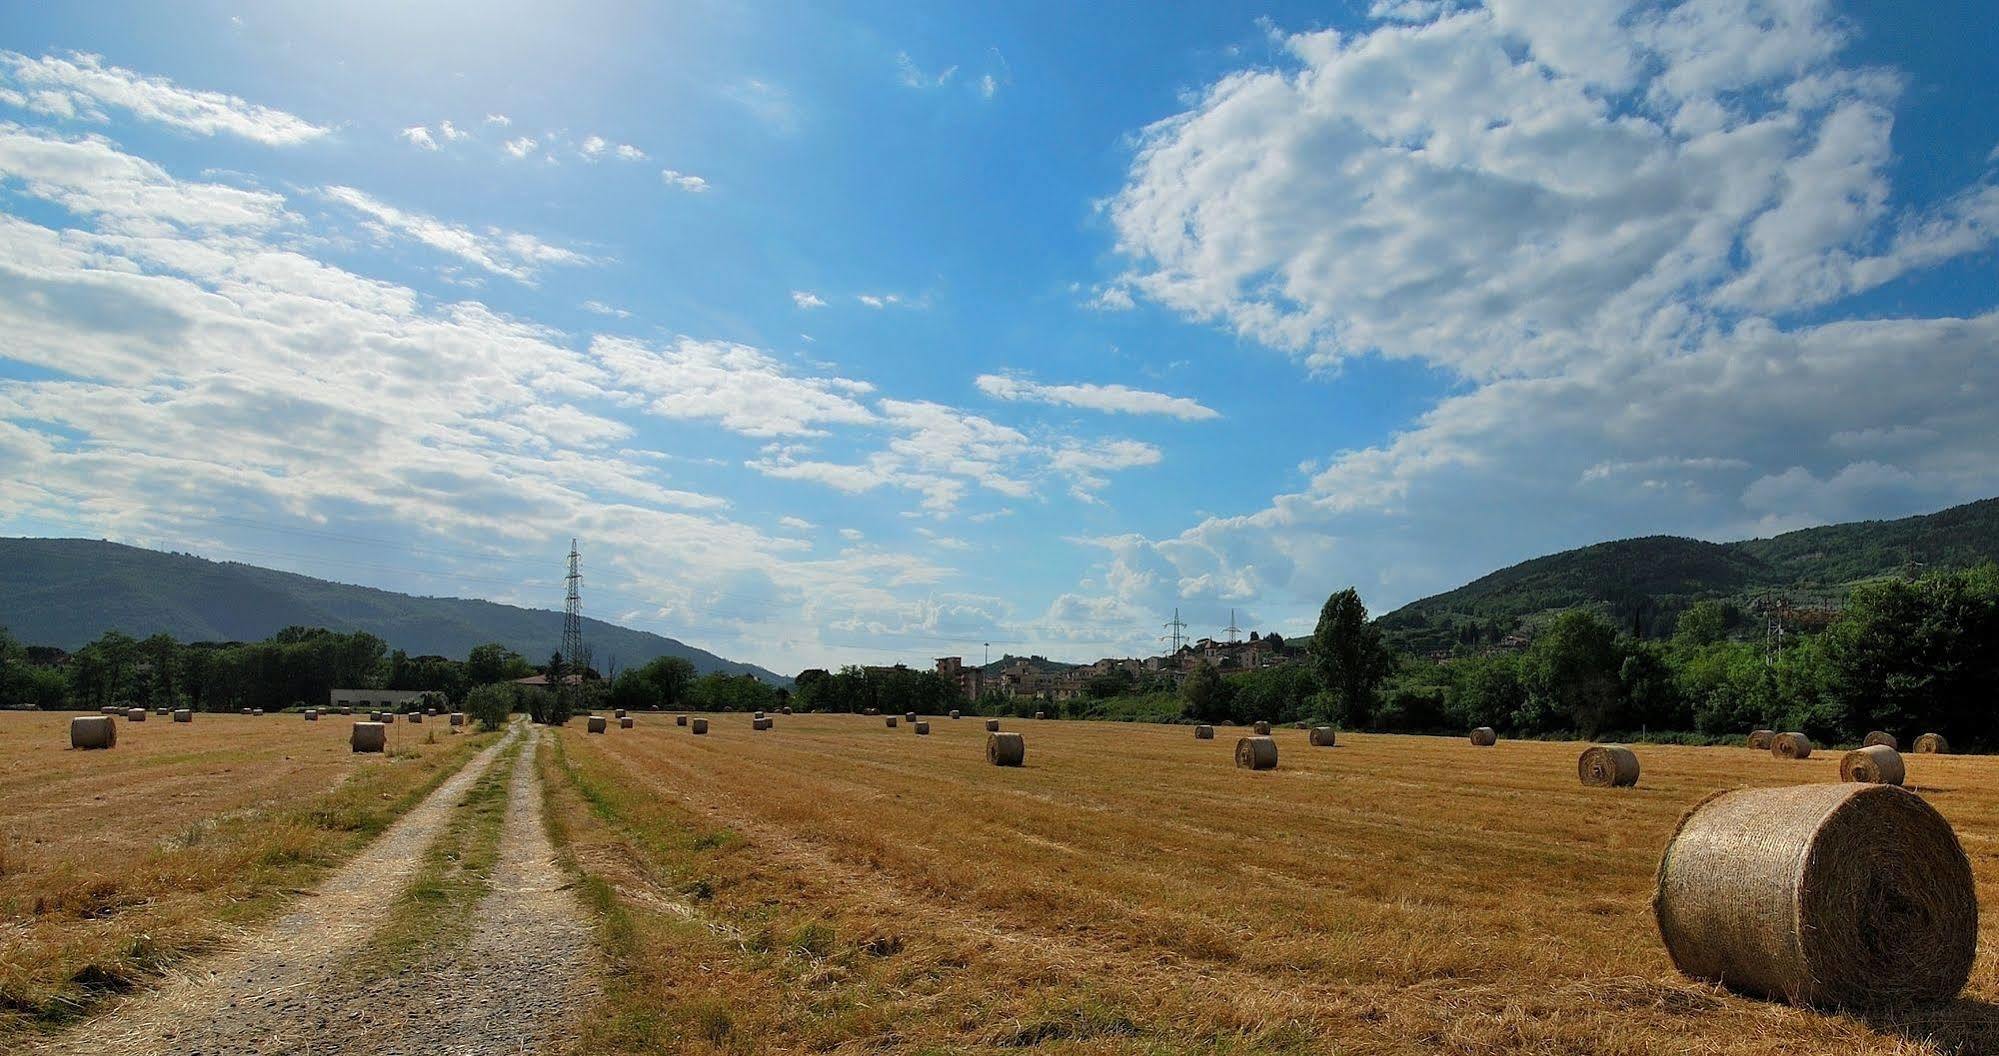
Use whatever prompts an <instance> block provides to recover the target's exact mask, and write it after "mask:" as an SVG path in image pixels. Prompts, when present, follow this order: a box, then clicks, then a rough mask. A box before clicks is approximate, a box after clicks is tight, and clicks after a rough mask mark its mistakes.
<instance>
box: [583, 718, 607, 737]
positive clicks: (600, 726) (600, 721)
mask: <svg viewBox="0 0 1999 1056" xmlns="http://www.w3.org/2000/svg"><path fill="white" fill-rule="evenodd" d="M583 728H584V729H586V730H588V731H590V732H591V733H603V732H604V731H605V730H608V729H610V728H611V724H610V723H608V722H606V721H604V716H602V715H592V716H590V721H589V722H586V723H584V726H583Z"/></svg>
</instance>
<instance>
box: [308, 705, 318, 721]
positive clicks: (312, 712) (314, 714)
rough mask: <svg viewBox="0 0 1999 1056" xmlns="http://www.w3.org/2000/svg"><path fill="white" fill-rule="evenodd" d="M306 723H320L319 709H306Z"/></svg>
mask: <svg viewBox="0 0 1999 1056" xmlns="http://www.w3.org/2000/svg"><path fill="white" fill-rule="evenodd" d="M305 721H307V722H318V721H319V709H317V708H307V709H305Z"/></svg>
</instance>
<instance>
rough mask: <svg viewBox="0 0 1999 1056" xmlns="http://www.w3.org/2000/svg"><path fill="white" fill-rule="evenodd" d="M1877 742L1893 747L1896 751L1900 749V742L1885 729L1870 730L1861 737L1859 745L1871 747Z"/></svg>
mask: <svg viewBox="0 0 1999 1056" xmlns="http://www.w3.org/2000/svg"><path fill="white" fill-rule="evenodd" d="M1877 744H1885V745H1887V746H1888V747H1890V748H1893V749H1895V750H1896V751H1898V752H1899V751H1901V750H1902V742H1901V741H1898V740H1896V739H1895V735H1894V734H1892V733H1889V732H1888V731H1886V730H1873V731H1870V732H1869V733H1868V734H1867V736H1865V737H1863V738H1861V740H1860V746H1861V747H1862V748H1872V747H1874V746H1875V745H1877Z"/></svg>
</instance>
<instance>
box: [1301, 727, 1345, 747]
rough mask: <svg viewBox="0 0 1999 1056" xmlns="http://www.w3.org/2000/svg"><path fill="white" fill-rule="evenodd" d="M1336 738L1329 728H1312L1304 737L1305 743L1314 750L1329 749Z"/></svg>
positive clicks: (1335, 734) (1336, 735)
mask: <svg viewBox="0 0 1999 1056" xmlns="http://www.w3.org/2000/svg"><path fill="white" fill-rule="evenodd" d="M1338 736H1339V735H1338V734H1337V733H1335V732H1333V728H1332V727H1331V726H1314V727H1312V732H1311V733H1309V734H1307V735H1306V741H1307V742H1308V743H1309V744H1311V746H1312V747H1314V748H1331V747H1333V745H1334V744H1335V743H1336V742H1335V739H1336V738H1337V737H1338Z"/></svg>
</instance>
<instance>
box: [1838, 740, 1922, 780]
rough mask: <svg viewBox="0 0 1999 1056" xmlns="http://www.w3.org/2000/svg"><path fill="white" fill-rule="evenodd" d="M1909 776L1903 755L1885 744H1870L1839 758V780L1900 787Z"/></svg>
mask: <svg viewBox="0 0 1999 1056" xmlns="http://www.w3.org/2000/svg"><path fill="white" fill-rule="evenodd" d="M1908 776H1909V771H1908V770H1907V769H1906V768H1905V767H1903V766H1902V753H1901V752H1898V751H1896V750H1895V749H1894V748H1891V747H1889V746H1888V745H1885V744H1870V745H1867V746H1866V747H1863V748H1855V749H1854V750H1852V751H1850V752H1848V753H1846V754H1845V755H1842V756H1840V757H1839V779H1840V780H1841V781H1857V782H1859V783H1861V784H1863V785H1899V784H1901V783H1902V782H1903V780H1905V779H1906V778H1907V777H1908Z"/></svg>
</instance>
